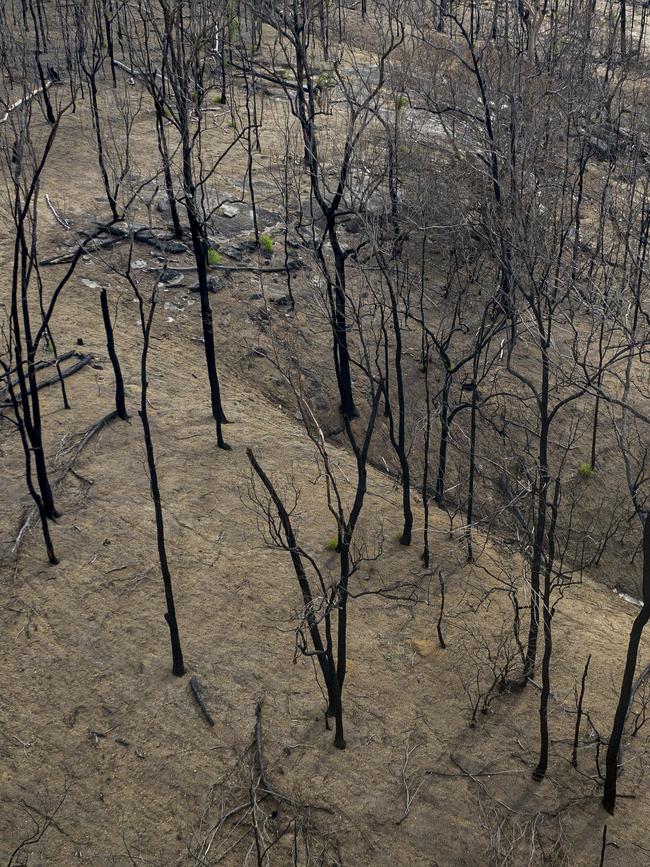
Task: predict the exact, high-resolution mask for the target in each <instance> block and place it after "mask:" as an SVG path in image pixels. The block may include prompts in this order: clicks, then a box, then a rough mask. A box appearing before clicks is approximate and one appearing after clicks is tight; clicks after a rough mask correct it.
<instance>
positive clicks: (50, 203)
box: [45, 193, 70, 229]
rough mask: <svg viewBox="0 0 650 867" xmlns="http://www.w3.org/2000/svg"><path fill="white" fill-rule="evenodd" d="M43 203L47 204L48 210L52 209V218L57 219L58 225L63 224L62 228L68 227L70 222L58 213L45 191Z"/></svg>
mask: <svg viewBox="0 0 650 867" xmlns="http://www.w3.org/2000/svg"><path fill="white" fill-rule="evenodd" d="M45 203H46V205H47V206H48V208H49V209H50V211H52V214H53V215H54V219H55V220H56V221H57V223H58V224H59V225H60V226H63V228H64V229H69V228H70V223H69V222H68V221H67V220H66V219H64V217H62V216H61V215H60V214H59V212H58V211H57V209H56V208H55V207H54V205H53V204H52V202H51V201H50V197H49V196H48V194H47V193H46V194H45Z"/></svg>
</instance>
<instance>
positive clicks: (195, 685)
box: [190, 677, 214, 727]
mask: <svg viewBox="0 0 650 867" xmlns="http://www.w3.org/2000/svg"><path fill="white" fill-rule="evenodd" d="M190 688H191V690H192V694H193V695H194V698H195V700H196V703H197V704H198V706H199V708H200V710H201V713H202V714H203V716H204V717H205V719H206V721H207V723H208V725H209V726H211V727H214V720H213V719H212V714H211V713H210V711H209V710H208V708H207V706H206V704H205V702H204V701H203V696H202V695H201V684H200V683H199V679H198V677H191V678H190Z"/></svg>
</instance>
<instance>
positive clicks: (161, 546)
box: [131, 283, 185, 677]
mask: <svg viewBox="0 0 650 867" xmlns="http://www.w3.org/2000/svg"><path fill="white" fill-rule="evenodd" d="M131 285H132V286H133V287H134V289H135V284H134V283H132V284H131ZM136 297H137V299H138V303H139V305H140V319H141V324H142V337H143V344H142V355H141V360H140V377H141V383H142V391H141V400H140V410H139V412H138V415H139V416H140V421H141V422H142V430H143V434H144V444H145V450H146V453H147V466H148V468H149V483H150V489H151V499H152V500H153V505H154V512H155V516H156V541H157V544H158V559H159V561H160V571H161V574H162V579H163V584H164V587H165V600H166V602H167V610H166V612H165V620H166V621H167V626H168V627H169V637H170V639H171V646H172V672H173V673H174V674H175V675H176V677H182V676H183V675H184V674H185V664H184V662H183V651H182V649H181V640H180V635H179V632H178V623H177V621H176V606H175V604H174V588H173V585H172V576H171V572H170V571H169V563H168V561H167V548H166V545H165V523H164V518H163V511H162V505H161V502H160V488H159V486H158V472H157V469H156V457H155V454H154V448H153V440H152V437H151V427H150V425H149V415H148V411H147V390H148V382H147V357H148V354H149V340H150V337H151V325H152V323H153V315H154V312H155V309H156V299H155V295H154V296H153V297H152V298H151V303H150V306H149V314H148V315H147V317H146V319H145V311H144V301H143V299H142V295H141V294H140V293H139V292H138V291H137V290H136Z"/></svg>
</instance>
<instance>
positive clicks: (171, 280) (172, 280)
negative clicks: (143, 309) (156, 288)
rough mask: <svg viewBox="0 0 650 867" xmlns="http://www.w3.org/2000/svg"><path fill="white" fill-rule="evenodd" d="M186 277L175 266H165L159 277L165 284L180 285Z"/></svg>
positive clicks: (159, 280)
mask: <svg viewBox="0 0 650 867" xmlns="http://www.w3.org/2000/svg"><path fill="white" fill-rule="evenodd" d="M184 279H185V278H184V277H183V274H182V273H181V272H180V271H176V270H174V268H165V270H164V271H163V272H162V274H161V275H160V277H159V278H158V282H159V283H162V284H163V285H164V286H180V284H181V283H182V282H183V280H184Z"/></svg>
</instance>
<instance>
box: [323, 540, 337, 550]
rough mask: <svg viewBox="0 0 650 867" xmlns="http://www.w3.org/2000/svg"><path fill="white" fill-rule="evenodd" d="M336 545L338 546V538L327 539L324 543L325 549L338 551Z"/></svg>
mask: <svg viewBox="0 0 650 867" xmlns="http://www.w3.org/2000/svg"><path fill="white" fill-rule="evenodd" d="M338 547H339V540H338V539H329V540H328V541H327V542H326V543H325V550H326V551H338Z"/></svg>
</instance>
